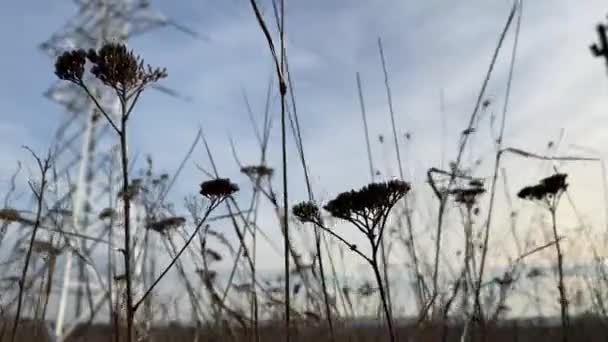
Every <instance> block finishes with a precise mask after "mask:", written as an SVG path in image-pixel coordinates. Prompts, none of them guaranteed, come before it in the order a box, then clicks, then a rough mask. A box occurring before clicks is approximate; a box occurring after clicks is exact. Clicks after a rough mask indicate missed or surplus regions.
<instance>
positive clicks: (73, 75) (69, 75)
mask: <svg viewBox="0 0 608 342" xmlns="http://www.w3.org/2000/svg"><path fill="white" fill-rule="evenodd" d="M86 56H87V53H86V52H85V51H84V50H82V49H79V50H74V51H66V52H64V53H63V54H62V55H61V56H59V57H58V58H57V60H56V61H55V75H57V77H59V78H60V79H62V80H65V81H70V82H74V83H81V82H82V76H83V74H84V65H85V63H86Z"/></svg>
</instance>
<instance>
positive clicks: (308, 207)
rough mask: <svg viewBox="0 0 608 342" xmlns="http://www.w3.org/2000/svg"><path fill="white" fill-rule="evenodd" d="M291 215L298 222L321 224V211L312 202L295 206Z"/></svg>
mask: <svg viewBox="0 0 608 342" xmlns="http://www.w3.org/2000/svg"><path fill="white" fill-rule="evenodd" d="M291 211H292V213H293V215H294V216H295V217H297V218H298V220H300V222H302V223H305V222H312V223H315V222H321V211H320V210H319V207H318V206H317V205H316V204H315V203H314V202H310V201H309V202H302V203H298V204H296V205H295V206H294V207H293V209H292V210H291Z"/></svg>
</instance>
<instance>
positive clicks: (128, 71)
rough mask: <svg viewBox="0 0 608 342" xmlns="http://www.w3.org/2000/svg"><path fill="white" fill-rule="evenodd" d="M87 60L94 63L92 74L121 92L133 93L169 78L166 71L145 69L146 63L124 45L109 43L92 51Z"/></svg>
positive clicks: (148, 66)
mask: <svg viewBox="0 0 608 342" xmlns="http://www.w3.org/2000/svg"><path fill="white" fill-rule="evenodd" d="M87 58H88V59H89V61H91V63H93V67H92V68H91V73H92V74H93V75H95V77H97V78H98V79H99V80H100V81H102V82H103V83H104V84H105V85H107V86H109V87H112V88H114V89H116V90H119V91H124V92H131V91H132V90H136V89H141V88H142V87H144V86H145V85H146V84H148V83H152V82H156V81H158V80H160V79H161V78H165V77H167V70H166V69H160V68H155V69H153V68H152V67H151V66H150V65H147V68H145V67H144V61H143V60H142V59H141V58H140V57H139V56H137V55H135V54H134V53H133V51H129V50H128V49H127V47H126V46H125V45H124V44H118V43H107V44H105V45H104V46H103V47H102V48H101V49H99V50H98V51H95V50H93V49H91V50H89V52H88V53H87Z"/></svg>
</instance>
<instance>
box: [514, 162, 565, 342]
mask: <svg viewBox="0 0 608 342" xmlns="http://www.w3.org/2000/svg"><path fill="white" fill-rule="evenodd" d="M567 176H568V175H567V174H565V173H556V174H554V175H552V176H549V177H547V178H543V179H541V180H540V181H539V182H538V184H535V185H530V186H526V187H524V188H523V189H521V190H520V191H519V192H518V193H517V196H518V197H519V198H521V199H525V200H529V201H534V202H538V203H541V204H542V205H543V206H544V207H545V208H546V209H547V210H549V213H550V214H551V225H552V228H553V237H554V239H555V250H556V253H557V269H558V276H559V280H558V282H559V283H558V285H557V288H558V290H559V297H560V301H559V302H560V308H561V321H562V330H563V331H562V340H563V341H567V340H568V328H569V326H570V319H569V315H568V298H567V290H566V285H565V282H564V265H563V264H564V263H563V254H562V250H561V244H560V238H559V236H558V234H557V207H558V205H559V200H560V198H561V196H562V195H563V194H564V193H565V192H566V190H567V189H568V184H567V183H566V177H567Z"/></svg>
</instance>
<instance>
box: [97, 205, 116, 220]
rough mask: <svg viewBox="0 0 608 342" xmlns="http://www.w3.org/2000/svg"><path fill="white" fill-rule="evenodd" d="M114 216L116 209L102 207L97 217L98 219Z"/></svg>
mask: <svg viewBox="0 0 608 342" xmlns="http://www.w3.org/2000/svg"><path fill="white" fill-rule="evenodd" d="M115 217H116V211H115V210H114V209H112V208H104V209H102V210H101V211H100V212H99V215H97V218H99V219H100V220H105V219H112V218H115Z"/></svg>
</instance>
